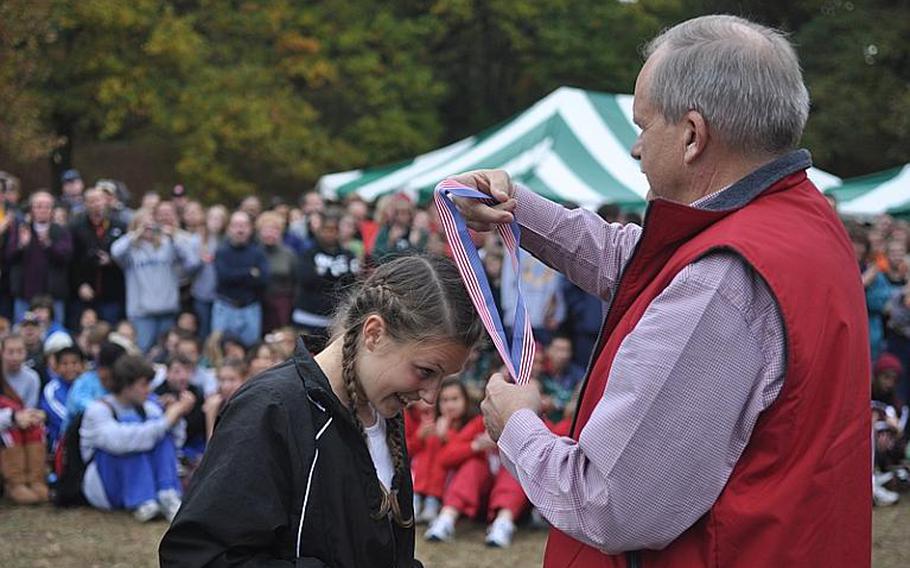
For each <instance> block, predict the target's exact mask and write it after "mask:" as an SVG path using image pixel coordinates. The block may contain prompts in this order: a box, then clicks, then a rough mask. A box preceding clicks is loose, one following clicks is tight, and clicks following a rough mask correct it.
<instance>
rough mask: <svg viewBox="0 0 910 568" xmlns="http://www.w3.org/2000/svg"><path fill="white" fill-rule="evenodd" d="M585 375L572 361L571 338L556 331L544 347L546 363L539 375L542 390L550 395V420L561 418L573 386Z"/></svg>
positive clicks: (557, 420) (556, 420)
mask: <svg viewBox="0 0 910 568" xmlns="http://www.w3.org/2000/svg"><path fill="white" fill-rule="evenodd" d="M584 376H585V370H584V369H583V368H581V367H579V366H578V365H576V364H575V363H574V362H573V361H572V340H571V339H570V338H569V336H568V335H565V334H562V333H556V334H555V335H553V338H552V339H551V340H550V344H549V345H548V346H547V349H546V364H545V366H544V374H543V376H542V377H541V383H542V385H543V392H544V394H545V395H547V396H549V397H551V399H552V401H553V404H554V409H553V411H551V412H550V413H549V414H548V416H549V418H550V420H552V421H554V422H559V421H560V420H562V415H563V412H564V411H565V407H566V404H568V402H569V400H570V399H571V398H572V393H573V392H574V391H575V387H576V386H577V385H578V383H580V382H581V380H582V379H583V378H584Z"/></svg>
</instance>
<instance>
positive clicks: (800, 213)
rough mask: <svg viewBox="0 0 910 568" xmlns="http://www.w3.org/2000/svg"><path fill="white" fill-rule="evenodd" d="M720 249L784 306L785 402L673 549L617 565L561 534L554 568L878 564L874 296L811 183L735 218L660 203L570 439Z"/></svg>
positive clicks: (630, 267) (791, 183)
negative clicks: (632, 346) (630, 338)
mask: <svg viewBox="0 0 910 568" xmlns="http://www.w3.org/2000/svg"><path fill="white" fill-rule="evenodd" d="M721 248H722V249H731V250H734V251H736V252H737V253H739V254H740V255H741V256H742V257H743V258H744V259H745V260H746V261H747V262H748V263H749V264H750V265H751V266H752V268H753V269H754V270H755V271H757V273H758V274H759V275H761V276H762V278H764V280H765V282H767V284H768V286H769V288H770V290H771V292H772V293H773V294H774V296H775V298H776V299H777V302H778V305H779V306H780V310H781V314H782V317H783V322H784V327H785V331H786V336H787V351H786V352H787V368H786V375H785V377H784V385H783V389H782V390H781V392H780V394H779V395H778V398H777V400H776V401H775V402H774V404H772V405H771V407H769V408H768V409H767V410H766V411H765V412H763V413H762V415H761V416H760V417H759V419H758V422H757V423H756V425H755V428H754V430H753V432H752V437H751V438H750V440H749V443H748V445H747V446H746V448H745V450H744V452H743V454H742V456H741V457H740V459H739V461H738V462H737V464H736V466H735V468H734V469H733V472H732V474H731V476H730V479H729V480H728V482H727V485H726V487H725V488H724V490H723V491H722V492H721V494H720V496H719V497H718V499H717V501H716V502H715V503H714V505H713V506H712V507H711V509H710V510H709V511H708V512H707V513H706V514H705V515H704V516H703V517H702V518H701V519H699V520H698V521H697V522H696V523H695V524H694V525H693V526H691V527H690V528H689V529H688V530H686V531H685V532H684V533H683V534H682V535H680V536H679V537H678V538H677V539H676V540H675V541H673V542H672V543H670V545H669V546H668V547H667V548H665V549H664V550H660V551H650V550H646V551H641V552H638V553H631V554H623V555H616V556H609V555H606V554H604V553H603V552H600V551H599V550H597V549H595V548H592V547H590V546H587V545H584V544H582V543H581V542H579V541H577V540H574V539H572V538H571V537H569V536H567V535H565V534H563V533H561V532H559V531H558V530H555V529H553V530H552V531H551V533H550V539H549V542H548V543H547V550H546V554H545V557H544V566H545V567H546V568H564V567H579V568H596V567H626V566H633V567H634V566H636V565H637V566H644V567H647V568H652V567H671V566H672V567H684V568H696V567H723V568H726V567H734V566H735V567H744V568H758V567H766V566H767V567H779V566H787V567H794V566H795V567H802V566H831V567H839V566H844V567H847V566H849V567H851V568H852V567H862V566H869V565H870V562H871V540H872V511H871V502H872V497H871V483H872V482H871V469H870V468H871V443H870V441H871V440H870V436H871V434H870V432H871V424H870V413H869V392H870V386H869V377H870V369H869V365H870V363H869V340H868V327H867V326H868V323H867V319H866V308H865V296H864V293H863V289H862V285H861V282H860V276H859V274H858V272H857V265H856V261H855V259H854V253H853V247H852V244H851V242H850V240H849V239H848V238H847V235H846V232H845V231H844V228H843V226H842V224H841V222H840V220H839V219H838V218H837V216H836V215H835V214H834V212H833V211H832V210H831V207H830V206H829V205H828V203H827V202H826V201H825V199H824V198H823V197H822V196H821V194H820V193H819V192H818V190H817V189H816V188H815V187H814V186H813V185H812V183H811V182H809V180H808V179H807V178H806V174H805V172H799V173H796V174H792V175H790V176H788V177H786V178H784V179H783V180H781V181H779V182H777V183H776V184H774V185H773V186H772V187H770V188H769V189H767V190H765V191H764V192H763V193H762V194H761V195H759V196H758V197H757V198H756V199H754V200H753V201H752V202H750V203H749V204H748V205H746V206H745V207H743V208H741V209H738V210H735V211H732V212H730V211H726V212H724V211H705V210H700V209H694V208H691V207H688V206H685V205H680V204H676V203H672V202H669V201H665V200H657V201H654V202H653V203H652V204H651V205H650V207H649V209H648V213H647V217H646V222H645V229H644V232H643V233H642V236H641V239H640V241H639V243H638V246H637V248H636V252H635V254H634V255H633V257H632V259H630V260H629V262H628V263H627V265H626V267H625V269H624V271H623V275H622V279H621V280H620V284H619V287H618V290H617V291H616V294H615V296H614V299H613V303H612V305H611V308H610V312H609V315H608V316H607V320H606V322H605V323H604V330H603V334H602V337H603V338H604V339H603V343H602V346H601V350H600V352H599V353H598V355H597V358H596V360H595V363H594V365H593V367H592V369H591V371H590V373H589V375H588V378H587V381H586V384H585V386H584V390H583V391H582V397H581V400H580V401H579V407H578V415H577V418H576V424H575V426H574V428H573V430H572V433H573V437H575V438H576V439H577V438H578V434H579V432H581V430H582V429H583V428H584V425H585V423H586V422H587V421H588V419H589V418H590V416H591V413H592V412H593V410H594V407H595V406H596V405H597V403H598V401H600V399H601V398H602V397H603V394H604V389H605V388H606V384H607V378H608V376H609V374H610V368H611V366H612V363H613V359H614V357H615V356H616V352H617V351H618V350H619V346H620V344H621V343H622V341H623V339H624V338H625V337H626V336H627V335H628V334H629V333H630V332H631V331H632V330H633V329H634V328H635V326H636V325H637V323H638V321H639V319H641V317H642V315H643V314H644V312H645V310H646V309H647V308H648V306H649V305H650V304H651V302H652V301H653V300H654V298H656V297H657V296H658V295H659V294H660V293H661V292H662V291H663V290H664V289H665V288H666V287H667V286H668V285H669V284H670V282H671V281H672V280H673V278H674V277H675V276H676V274H677V273H678V272H679V271H680V270H682V269H683V268H684V267H685V266H686V265H689V264H691V263H693V262H695V261H696V260H698V259H699V258H700V257H702V256H704V255H705V254H706V253H708V252H710V251H712V250H715V249H721ZM668 332H672V330H668ZM730 355H731V356H735V353H731V354H730ZM735 379H736V378H735V377H731V380H735ZM641 490H642V491H647V490H648V488H647V487H642V488H641Z"/></svg>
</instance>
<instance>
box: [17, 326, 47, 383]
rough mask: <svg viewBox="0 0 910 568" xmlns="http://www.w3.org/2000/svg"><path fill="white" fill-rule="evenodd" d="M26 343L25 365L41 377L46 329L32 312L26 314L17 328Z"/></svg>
mask: <svg viewBox="0 0 910 568" xmlns="http://www.w3.org/2000/svg"><path fill="white" fill-rule="evenodd" d="M17 328H18V331H19V334H20V335H21V336H22V340H23V341H24V342H25V353H26V355H25V365H26V366H27V367H29V368H30V369H34V370H35V372H37V373H38V375H39V376H40V375H41V374H42V373H43V372H44V328H42V327H41V320H39V319H38V316H36V315H35V314H33V313H31V312H25V314H24V315H23V316H22V321H21V322H20V323H19V325H18V326H17Z"/></svg>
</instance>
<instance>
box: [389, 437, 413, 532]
mask: <svg viewBox="0 0 910 568" xmlns="http://www.w3.org/2000/svg"><path fill="white" fill-rule="evenodd" d="M401 424H402V423H401V422H400V421H399V420H386V431H385V439H386V443H387V444H388V445H389V453H390V454H392V464H393V465H394V467H395V474H396V475H397V476H398V478H399V479H403V476H405V475H410V472H408V470H407V466H406V465H405V461H404V444H405V442H404V431H403V429H402V428H401ZM394 481H395V478H394V477H393V478H392V485H393V487H392V490H391V491H390V495H389V501H390V502H389V505H390V506H391V509H392V519H394V521H395V523H396V524H397V525H398V526H400V527H403V528H406V529H409V528H411V527H413V526H414V515H413V514H412V515H411V516H410V518H408V519H405V518H403V517H402V514H401V507H400V505H399V503H398V488H397V487H394V485H395V483H394Z"/></svg>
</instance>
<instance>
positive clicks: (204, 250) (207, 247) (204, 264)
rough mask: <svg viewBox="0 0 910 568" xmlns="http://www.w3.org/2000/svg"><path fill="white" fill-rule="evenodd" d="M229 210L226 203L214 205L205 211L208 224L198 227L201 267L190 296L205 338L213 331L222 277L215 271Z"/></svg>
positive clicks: (197, 235) (200, 334) (202, 335)
mask: <svg viewBox="0 0 910 568" xmlns="http://www.w3.org/2000/svg"><path fill="white" fill-rule="evenodd" d="M227 217H228V212H227V209H226V208H225V207H224V206H223V205H213V206H212V207H209V210H208V211H207V212H206V214H205V224H204V225H203V226H202V227H196V230H195V231H194V235H195V236H196V238H197V239H199V261H200V266H199V270H198V271H197V272H196V275H195V276H194V277H193V284H192V285H191V286H190V296H192V298H193V310H194V311H195V312H196V317H197V318H199V337H201V338H202V339H205V338H207V337H208V336H209V333H211V330H212V306H213V305H214V303H215V288H216V286H217V285H218V278H217V275H216V274H215V251H217V250H218V246H219V245H220V244H221V241H222V239H223V237H224V228H225V226H226V225H227Z"/></svg>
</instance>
